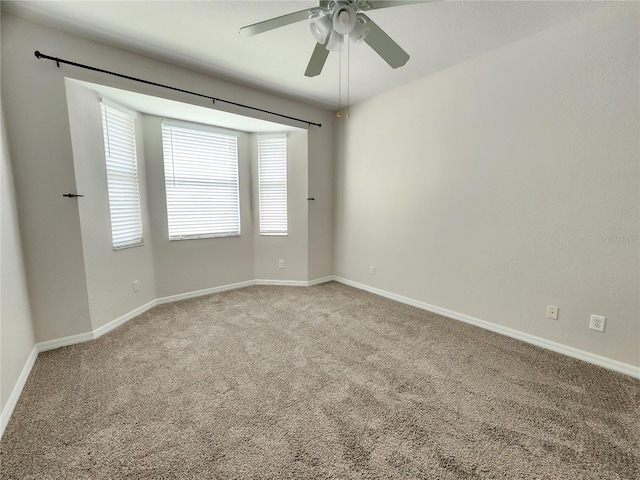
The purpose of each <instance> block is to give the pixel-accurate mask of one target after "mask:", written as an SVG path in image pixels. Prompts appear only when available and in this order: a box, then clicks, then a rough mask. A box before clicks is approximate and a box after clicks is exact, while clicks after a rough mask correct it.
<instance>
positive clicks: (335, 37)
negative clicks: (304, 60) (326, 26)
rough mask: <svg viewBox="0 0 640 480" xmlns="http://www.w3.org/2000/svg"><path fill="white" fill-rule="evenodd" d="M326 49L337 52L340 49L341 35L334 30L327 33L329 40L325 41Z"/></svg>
mask: <svg viewBox="0 0 640 480" xmlns="http://www.w3.org/2000/svg"><path fill="white" fill-rule="evenodd" d="M327 50H329V51H330V52H339V51H340V50H342V35H340V34H339V33H337V32H336V31H335V30H334V31H332V32H331V35H329V41H328V42H327Z"/></svg>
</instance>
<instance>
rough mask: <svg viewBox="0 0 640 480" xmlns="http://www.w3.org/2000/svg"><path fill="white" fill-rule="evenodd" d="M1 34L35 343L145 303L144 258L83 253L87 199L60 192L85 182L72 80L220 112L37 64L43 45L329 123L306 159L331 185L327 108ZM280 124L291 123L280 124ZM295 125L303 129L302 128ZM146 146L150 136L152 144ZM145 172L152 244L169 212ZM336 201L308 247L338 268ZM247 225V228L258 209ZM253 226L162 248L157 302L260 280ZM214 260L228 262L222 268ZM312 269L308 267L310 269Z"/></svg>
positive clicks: (16, 27) (317, 213) (120, 53)
mask: <svg viewBox="0 0 640 480" xmlns="http://www.w3.org/2000/svg"><path fill="white" fill-rule="evenodd" d="M1 30H2V93H3V98H4V100H5V102H6V104H5V107H4V108H5V111H6V114H7V118H9V119H10V122H9V123H8V124H7V135H8V139H9V142H10V144H11V146H12V153H13V155H12V161H13V166H14V174H15V184H16V191H17V197H18V213H19V218H20V223H21V228H22V232H23V235H24V239H25V240H24V255H25V263H26V270H27V278H28V282H29V288H30V292H31V294H32V295H31V308H32V314H33V318H34V326H35V332H36V340H37V341H46V340H52V339H57V338H61V337H65V336H68V335H73V334H77V333H84V332H88V331H90V330H92V329H93V328H95V326H97V325H103V324H104V323H106V322H107V321H109V320H115V318H111V317H112V316H113V315H115V316H116V318H117V316H118V315H120V312H121V311H122V309H124V308H127V307H128V306H130V305H136V304H138V303H141V300H138V299H142V296H143V295H140V296H138V297H132V293H131V291H130V288H131V281H132V280H133V278H131V277H133V276H135V275H138V272H139V267H140V266H141V265H143V264H144V262H146V261H147V260H142V259H141V258H137V259H136V260H135V261H134V262H133V263H134V266H133V267H132V268H129V267H126V266H125V265H124V263H121V262H119V261H116V262H115V263H113V262H110V261H109V256H111V257H112V259H113V255H112V254H109V253H107V252H106V251H105V250H104V249H102V250H101V251H100V252H98V251H97V250H96V251H94V249H93V247H89V248H85V249H84V250H83V235H84V237H85V238H88V237H89V236H92V235H94V234H95V233H96V231H94V230H91V231H88V230H86V229H85V231H84V232H83V231H82V229H81V222H80V219H81V215H82V217H84V213H81V212H80V211H79V204H80V202H82V201H83V200H86V198H85V199H79V200H69V199H67V198H63V197H62V194H63V193H67V192H76V191H78V187H79V186H77V185H76V172H75V168H74V161H73V153H74V152H73V150H72V142H71V130H70V125H69V115H68V106H67V100H66V92H65V81H64V79H65V77H69V78H73V79H78V80H83V81H87V82H92V83H98V84H103V85H107V86H111V87H116V88H122V89H125V90H131V91H135V92H139V93H145V94H148V95H153V96H160V97H164V98H168V99H171V100H177V101H180V102H185V103H191V104H194V105H201V106H205V107H207V108H211V104H210V102H207V101H205V100H201V99H198V98H195V97H191V96H187V95H184V94H180V93H178V92H171V91H168V90H167V91H165V90H161V89H158V88H157V87H152V86H148V85H142V84H137V83H134V82H130V81H127V80H124V79H119V78H115V77H109V76H106V75H103V74H99V73H94V72H89V71H86V70H81V69H78V68H74V67H70V66H62V68H59V69H58V68H57V67H56V65H55V64H54V63H52V62H49V61H43V60H38V59H36V58H35V57H34V51H35V50H41V51H43V52H44V53H46V54H49V55H54V56H58V57H61V58H67V59H69V60H73V61H77V62H81V63H87V64H93V65H96V66H99V67H101V68H104V69H108V70H113V71H117V72H123V73H126V74H128V75H132V76H138V77H141V78H146V79H151V80H156V81H161V82H162V83H166V84H169V85H173V86H176V87H179V88H183V89H188V90H193V91H196V92H202V93H208V94H210V95H215V96H217V97H220V98H226V99H229V100H233V101H238V102H242V103H247V104H250V105H254V106H256V107H258V108H262V109H266V110H273V111H277V112H280V113H282V114H285V115H290V116H293V117H298V118H305V119H309V120H311V121H314V122H319V123H322V124H323V125H324V127H323V128H317V127H310V128H309V131H308V136H309V144H310V149H309V154H308V161H309V164H313V169H314V171H315V172H316V174H317V178H318V179H320V180H319V184H320V185H321V187H323V188H324V187H326V186H327V179H329V178H331V175H332V173H331V168H332V162H333V144H334V141H333V126H332V124H333V118H334V117H333V114H332V113H330V112H328V111H326V110H322V109H320V108H317V107H313V106H309V105H305V104H302V103H300V102H297V101H294V100H289V99H285V98H282V97H279V96H277V95H271V94H267V93H264V92H261V91H258V90H254V89H251V88H247V87H243V86H240V85H237V84H233V83H230V82H226V81H222V80H219V79H216V78H213V77H211V76H208V75H204V74H201V73H198V72H195V71H191V70H187V69H184V68H180V67H176V66H174V65H170V64H167V63H164V62H161V61H157V60H154V59H151V58H148V57H143V56H140V55H137V54H134V53H131V52H126V51H124V50H120V49H117V48H112V47H109V46H106V45H102V44H99V43H96V42H92V41H89V40H85V39H81V38H79V37H76V36H73V35H69V34H66V33H63V32H61V31H58V30H55V29H51V28H48V27H43V26H40V25H37V24H35V23H33V22H30V21H26V20H23V19H20V18H18V17H15V16H13V15H3V17H2V29H1ZM7 92H10V94H8V93H7ZM228 110H229V111H232V112H235V113H240V114H253V113H251V112H247V111H244V110H242V109H238V108H235V107H229V108H228ZM256 116H259V117H260V118H262V119H266V120H273V119H274V118H273V117H269V116H268V115H266V114H260V113H257V114H256ZM74 118H75V117H74ZM276 120H277V121H278V122H281V123H282V119H279V118H277V119H276ZM285 123H286V121H285ZM291 125H292V126H296V127H302V126H303V125H300V124H299V123H296V122H292V123H291ZM94 133H95V132H94ZM146 141H147V140H146V139H145V144H146ZM246 141H248V140H246ZM145 154H146V157H148V158H150V159H151V158H152V157H153V156H154V155H155V156H156V157H157V152H156V154H154V152H152V151H151V152H149V151H147V152H145ZM145 165H146V167H147V168H149V167H151V168H150V170H151V171H148V172H147V179H149V193H148V196H149V200H150V203H149V218H150V222H151V223H150V228H151V231H152V236H153V237H154V240H155V238H156V237H155V236H154V235H153V229H155V228H162V226H159V224H158V222H157V220H158V218H161V215H160V212H159V211H158V210H157V209H158V208H161V207H158V206H157V205H156V204H155V203H154V202H155V201H156V200H157V198H158V195H159V193H158V190H154V187H153V186H152V185H151V180H153V179H157V178H156V177H157V174H158V170H157V169H155V170H154V167H153V162H146V163H145ZM248 168H249V167H248V164H247V169H248ZM245 173H247V172H245ZM246 178H247V179H248V177H246ZM78 180H82V181H83V182H84V181H85V180H86V177H85V175H84V174H83V173H81V172H79V173H78ZM93 180H96V179H95V178H94V179H93ZM310 182H311V181H310ZM94 186H95V185H94ZM80 193H83V192H80ZM329 195H330V193H329V192H327V193H326V194H323V196H324V197H325V201H324V202H323V203H322V204H320V205H316V207H315V208H314V209H313V210H312V211H310V212H309V214H308V223H309V230H310V231H311V230H314V231H322V232H324V233H323V235H322V236H320V237H319V238H320V241H318V242H314V243H313V244H312V243H311V242H309V247H308V255H309V257H310V258H313V259H314V260H313V262H314V264H315V262H316V260H315V259H323V262H322V265H325V264H327V263H328V264H331V259H332V251H331V249H332V244H331V242H330V241H328V238H330V235H331V233H330V232H331V227H332V222H333V219H332V205H331V202H330V200H329V199H328V198H329ZM248 202H249V198H248V197H247V198H245V200H244V204H245V205H248ZM162 204H163V203H161V204H160V205H162ZM104 206H105V205H104V202H102V204H101V205H100V206H98V208H100V209H101V212H102V213H101V215H103V216H104V213H105V210H104ZM81 208H85V207H81ZM154 216H155V217H154ZM244 218H245V219H249V220H248V221H249V222H250V219H251V213H250V211H249V215H248V216H247V215H244ZM164 221H165V222H166V220H164ZM107 225H108V224H107ZM250 228H251V227H250V226H247V227H246V228H245V225H243V231H244V232H248V233H249V235H248V236H247V237H244V238H242V237H241V240H240V241H239V242H238V241H237V240H238V239H231V238H229V239H212V240H211V241H207V240H204V241H203V240H198V241H195V240H194V241H182V242H164V243H163V242H158V243H156V242H155V241H154V242H153V258H154V264H155V272H154V273H155V275H154V279H155V284H156V285H155V287H156V294H157V296H164V295H170V294H173V293H182V292H187V291H192V290H196V289H201V288H210V287H215V286H218V285H221V284H229V283H234V282H236V281H242V280H248V279H252V278H253V274H254V271H253V268H254V267H253V259H252V256H253V245H252V243H251V236H252V232H251V231H248V230H247V229H250ZM103 233H104V232H103ZM106 238H108V237H106ZM158 238H164V237H158ZM234 240H235V241H234ZM213 242H216V243H215V245H216V254H215V255H214V256H213V257H212V256H211V255H212V254H211V252H212V249H211V245H213ZM222 245H224V247H223V249H222V250H220V251H219V252H218V251H217V248H218V247H220V246H222ZM96 248H98V247H96ZM100 248H102V247H100ZM89 250H91V251H92V252H93V253H92V254H91V255H90V256H91V257H92V258H87V259H86V261H85V259H84V255H85V253H86V252H88V251H89ZM134 250H135V249H134ZM94 253H95V254H96V256H95V257H94ZM123 255H128V254H126V253H125V254H123ZM122 258H124V256H122ZM157 259H161V260H157ZM216 259H217V260H219V261H218V262H214V260H216ZM248 259H250V260H248ZM324 260H326V261H324ZM138 261H139V262H138ZM104 262H107V263H108V264H109V265H115V266H114V267H113V270H112V271H111V272H110V273H109V274H108V275H107V276H101V277H98V276H97V275H96V274H97V273H99V269H98V268H99V266H100V265H102V266H105V265H106V264H105V263H104ZM85 263H86V264H87V265H91V266H95V267H96V268H95V269H93V272H92V271H91V270H92V268H89V270H87V269H86V266H85ZM147 271H148V272H150V271H151V270H147ZM325 271H330V269H327V267H325V266H323V267H320V268H316V269H314V271H313V272H314V273H323V272H325ZM311 273H312V272H311V269H309V274H311ZM138 280H141V290H142V289H143V288H148V289H150V288H151V286H150V284H151V283H153V280H151V279H147V280H144V284H143V283H142V280H143V279H142V278H140V279H138ZM145 284H146V285H145ZM103 287H104V288H113V289H114V292H113V293H115V291H117V292H118V293H122V294H123V295H124V296H123V297H121V301H119V302H116V303H114V304H111V303H110V302H109V298H110V297H111V294H108V295H103V294H99V293H98V294H97V292H99V289H100V288H103ZM148 291H149V290H147V291H146V292H148ZM146 292H145V293H144V294H146ZM96 294H97V296H96ZM94 324H95V325H94Z"/></svg>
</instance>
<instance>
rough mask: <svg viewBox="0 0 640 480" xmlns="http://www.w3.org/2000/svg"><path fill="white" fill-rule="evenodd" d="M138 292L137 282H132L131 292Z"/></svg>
mask: <svg viewBox="0 0 640 480" xmlns="http://www.w3.org/2000/svg"><path fill="white" fill-rule="evenodd" d="M138 290H140V285H138V280H134V281H133V291H134V292H137V291H138Z"/></svg>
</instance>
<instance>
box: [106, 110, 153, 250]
mask: <svg viewBox="0 0 640 480" xmlns="http://www.w3.org/2000/svg"><path fill="white" fill-rule="evenodd" d="M102 131H103V134H104V155H105V160H106V164H107V189H108V193H109V211H110V214H111V239H112V242H113V248H114V250H118V249H121V248H126V247H133V246H136V245H142V243H143V241H142V214H141V213H140V188H139V185H138V162H137V158H136V136H135V127H134V119H133V116H132V115H130V114H127V113H124V111H120V110H118V109H116V108H113V107H111V106H108V105H105V103H102Z"/></svg>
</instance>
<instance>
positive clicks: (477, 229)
mask: <svg viewBox="0 0 640 480" xmlns="http://www.w3.org/2000/svg"><path fill="white" fill-rule="evenodd" d="M638 48H639V42H638V4H628V3H626V4H611V5H608V6H606V7H604V8H601V9H599V10H596V11H594V12H592V13H588V14H586V15H584V16H582V17H579V18H578V19H575V20H573V21H571V22H570V23H567V24H564V25H561V26H558V27H555V28H552V29H550V30H546V31H543V32H541V33H538V34H536V35H533V36H530V37H528V38H526V39H524V40H522V41H519V42H517V43H514V44H512V45H508V46H506V47H504V48H501V49H499V50H496V51H493V52H490V53H487V54H485V55H482V56H480V57H478V58H475V59H473V60H470V61H467V62H465V63H463V64H460V65H458V66H455V67H453V68H450V69H448V70H446V71H443V72H441V73H438V74H436V75H433V76H430V77H427V78H424V79H421V80H419V81H417V82H414V83H412V84H409V85H407V86H404V87H401V88H398V89H396V90H393V91H390V92H388V93H385V94H383V95H380V96H378V97H376V98H373V99H371V100H368V101H365V102H363V103H361V104H359V105H357V106H355V107H353V108H352V111H351V118H350V119H349V120H348V121H345V122H343V123H342V124H341V127H340V130H341V136H342V138H341V139H340V140H339V142H340V145H341V151H340V156H339V160H338V165H337V167H336V169H337V171H336V189H337V200H336V202H337V203H336V274H337V275H339V276H342V277H345V278H347V279H350V280H353V281H356V282H360V283H363V284H366V285H370V286H373V287H377V288H380V289H383V290H387V291H389V292H393V293H396V294H399V295H403V296H406V297H409V298H412V299H415V300H418V301H421V302H425V303H428V304H431V305H435V306H438V307H441V308H445V309H449V310H452V311H455V312H459V313H462V314H466V315H470V316H473V317H476V318H479V319H482V320H485V321H489V322H493V323H496V324H499V325H502V326H506V327H510V328H513V329H516V330H518V331H520V332H525V333H528V334H531V335H535V336H538V337H542V338H544V339H547V340H551V341H554V342H559V343H562V344H564V345H568V346H571V347H575V348H578V349H581V350H586V351H588V352H591V353H594V354H597V355H602V356H604V357H608V358H611V359H614V360H618V361H621V362H625V363H628V364H631V365H636V366H638V365H640V308H639V302H640V294H639V292H640V285H639V282H640V272H639V264H640V255H639V248H638V238H639V235H640V232H639V228H640V216H639V208H638V207H639V205H640V198H639V195H640V185H639V178H638V166H639V160H638V159H639V158H640V151H639V142H638V132H639V131H640V123H639V119H640V111H639V106H640V96H639V73H638V69H639V54H638ZM610 239H612V240H610ZM370 265H375V266H376V272H375V275H370V274H369V266H370ZM547 304H553V305H557V306H559V307H560V317H559V319H558V320H557V321H553V320H548V319H546V318H545V313H546V310H545V309H546V306H547ZM591 313H596V314H600V315H604V316H606V317H607V326H606V333H604V334H602V333H598V332H595V331H593V330H589V329H588V323H589V315H590V314H591Z"/></svg>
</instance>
